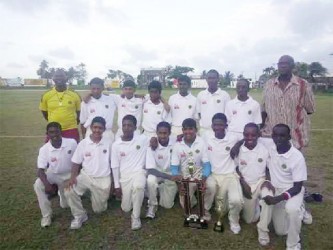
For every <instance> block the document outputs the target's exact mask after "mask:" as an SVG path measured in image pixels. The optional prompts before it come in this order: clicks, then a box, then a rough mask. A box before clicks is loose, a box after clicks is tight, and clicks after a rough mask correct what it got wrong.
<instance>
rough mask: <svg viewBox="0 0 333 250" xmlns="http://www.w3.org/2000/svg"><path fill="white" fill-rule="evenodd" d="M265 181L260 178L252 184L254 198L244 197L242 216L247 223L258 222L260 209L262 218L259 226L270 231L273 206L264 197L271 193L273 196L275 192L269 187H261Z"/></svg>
mask: <svg viewBox="0 0 333 250" xmlns="http://www.w3.org/2000/svg"><path fill="white" fill-rule="evenodd" d="M264 182H265V179H260V180H259V181H258V182H257V183H255V184H250V187H251V192H252V199H247V198H245V197H243V199H244V205H243V210H242V218H243V219H244V221H245V222H246V223H253V222H256V220H257V219H258V217H256V212H257V211H260V207H261V211H260V220H259V222H258V224H257V227H258V228H260V229H261V230H263V231H265V232H269V230H268V225H269V223H270V222H271V218H272V211H273V207H272V206H269V205H267V204H266V202H265V201H264V200H263V199H262V198H263V197H265V196H267V195H270V196H273V192H272V191H271V190H269V189H268V188H266V187H265V188H263V189H262V188H261V185H262V184H263V183H264Z"/></svg>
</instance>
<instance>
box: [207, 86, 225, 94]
mask: <svg viewBox="0 0 333 250" xmlns="http://www.w3.org/2000/svg"><path fill="white" fill-rule="evenodd" d="M205 91H206V94H207V95H220V94H221V93H222V90H221V89H220V88H217V90H216V91H215V92H214V93H210V92H209V91H208V88H206V89H205Z"/></svg>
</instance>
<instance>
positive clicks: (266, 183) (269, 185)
mask: <svg viewBox="0 0 333 250" xmlns="http://www.w3.org/2000/svg"><path fill="white" fill-rule="evenodd" d="M263 188H267V189H268V190H269V191H272V192H273V194H275V187H274V186H273V184H272V183H271V182H270V181H265V182H264V183H263V184H262V185H261V188H260V189H261V190H262V189H263Z"/></svg>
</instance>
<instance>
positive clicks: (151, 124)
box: [142, 99, 170, 133]
mask: <svg viewBox="0 0 333 250" xmlns="http://www.w3.org/2000/svg"><path fill="white" fill-rule="evenodd" d="M162 121H168V122H170V118H169V113H168V112H167V111H166V110H165V109H164V105H163V103H162V102H160V103H159V104H154V103H153V102H152V101H151V100H150V99H149V100H148V101H146V102H145V103H144V104H143V116H142V128H143V129H144V130H145V131H146V132H148V133H155V132H156V126H157V124H159V123H160V122H162Z"/></svg>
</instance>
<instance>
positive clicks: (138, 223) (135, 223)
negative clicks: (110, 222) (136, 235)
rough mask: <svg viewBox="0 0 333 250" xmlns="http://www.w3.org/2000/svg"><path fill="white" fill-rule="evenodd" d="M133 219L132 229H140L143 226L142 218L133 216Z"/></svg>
mask: <svg viewBox="0 0 333 250" xmlns="http://www.w3.org/2000/svg"><path fill="white" fill-rule="evenodd" d="M131 220H132V230H139V229H140V228H141V220H140V218H133V217H132V218H131Z"/></svg>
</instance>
